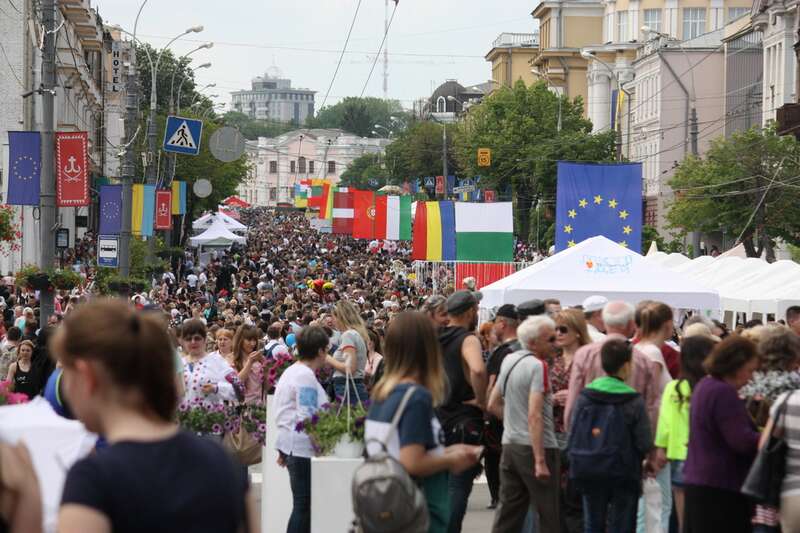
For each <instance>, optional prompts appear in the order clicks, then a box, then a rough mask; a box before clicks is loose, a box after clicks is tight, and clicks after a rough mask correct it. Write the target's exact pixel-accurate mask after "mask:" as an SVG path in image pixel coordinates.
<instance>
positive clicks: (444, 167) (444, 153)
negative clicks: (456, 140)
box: [442, 122, 447, 196]
mask: <svg viewBox="0 0 800 533" xmlns="http://www.w3.org/2000/svg"><path fill="white" fill-rule="evenodd" d="M442 176H444V190H445V196H447V124H446V123H444V122H442Z"/></svg>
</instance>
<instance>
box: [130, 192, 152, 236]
mask: <svg viewBox="0 0 800 533" xmlns="http://www.w3.org/2000/svg"><path fill="white" fill-rule="evenodd" d="M155 206H156V188H155V185H142V184H139V183H137V184H135V185H134V186H133V207H132V209H131V229H132V231H133V233H134V234H135V235H142V236H144V237H152V235H153V218H154V216H155Z"/></svg>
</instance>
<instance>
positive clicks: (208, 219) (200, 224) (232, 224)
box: [192, 213, 247, 231]
mask: <svg viewBox="0 0 800 533" xmlns="http://www.w3.org/2000/svg"><path fill="white" fill-rule="evenodd" d="M217 220H220V221H222V223H223V224H224V226H225V228H227V229H228V230H229V231H247V226H245V225H244V224H242V223H241V222H239V221H238V220H236V219H235V218H233V217H230V216H228V215H226V214H225V213H206V214H205V215H203V216H201V217H200V218H198V219H197V220H195V221H194V222H192V228H193V229H197V230H201V229H208V228H210V227H211V226H212V225H213V224H214V222H216V221H217Z"/></svg>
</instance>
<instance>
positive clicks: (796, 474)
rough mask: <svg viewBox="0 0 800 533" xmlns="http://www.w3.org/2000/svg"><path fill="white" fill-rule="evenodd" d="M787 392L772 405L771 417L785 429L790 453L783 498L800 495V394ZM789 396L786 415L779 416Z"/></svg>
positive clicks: (782, 490)
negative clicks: (780, 409)
mask: <svg viewBox="0 0 800 533" xmlns="http://www.w3.org/2000/svg"><path fill="white" fill-rule="evenodd" d="M795 392H796V391H794V392H785V393H783V394H781V395H780V396H779V397H778V398H777V399H776V400H775V403H773V404H772V410H771V412H770V415H771V416H772V420H774V421H775V427H776V428H778V429H783V430H784V431H785V432H784V437H785V439H786V444H788V446H789V451H788V453H787V454H786V476H785V477H784V478H783V488H782V489H781V497H782V498H786V497H787V496H798V495H800V394H795ZM787 395H789V399H788V401H787V402H786V414H785V416H781V417H780V419H778V418H777V416H778V409H779V408H780V406H781V404H782V403H783V401H784V399H786V397H787Z"/></svg>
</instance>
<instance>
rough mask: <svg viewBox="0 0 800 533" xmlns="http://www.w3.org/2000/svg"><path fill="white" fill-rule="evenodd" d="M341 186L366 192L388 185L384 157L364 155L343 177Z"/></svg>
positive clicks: (346, 170) (354, 162)
mask: <svg viewBox="0 0 800 533" xmlns="http://www.w3.org/2000/svg"><path fill="white" fill-rule="evenodd" d="M341 180H342V181H341V185H342V186H344V187H355V188H357V189H364V190H376V189H379V188H381V187H383V186H384V185H386V184H387V172H386V170H385V168H384V157H383V156H382V155H381V154H364V155H362V156H361V157H358V158H356V159H354V160H353V162H352V163H350V165H348V167H347V168H346V169H345V171H344V172H343V173H342V175H341Z"/></svg>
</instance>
